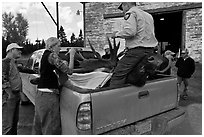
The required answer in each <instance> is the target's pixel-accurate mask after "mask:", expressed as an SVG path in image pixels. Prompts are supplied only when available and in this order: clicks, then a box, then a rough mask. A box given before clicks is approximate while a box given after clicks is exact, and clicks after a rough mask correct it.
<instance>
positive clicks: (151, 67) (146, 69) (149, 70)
mask: <svg viewBox="0 0 204 137" xmlns="http://www.w3.org/2000/svg"><path fill="white" fill-rule="evenodd" d="M107 40H108V43H109V47H110V52H111V57H110V59H102V58H101V57H100V56H97V59H83V61H80V68H78V69H75V70H74V72H92V71H94V70H96V69H99V68H104V70H105V71H107V70H108V71H109V72H113V70H114V68H115V66H116V65H117V61H118V56H117V52H118V49H119V46H120V43H118V44H117V45H116V40H115V39H113V46H112V43H111V41H110V39H109V38H108V37H107ZM88 42H89V44H90V47H91V49H92V51H93V53H96V51H95V50H94V48H93V46H92V44H91V43H90V41H89V39H88ZM166 62H168V59H166V58H165V57H163V56H161V55H160V54H156V53H151V54H147V55H144V57H143V59H142V60H141V61H140V63H138V64H136V66H134V67H133V69H132V71H130V72H129V74H128V76H127V79H126V83H130V84H133V85H136V86H143V85H144V84H145V83H146V80H147V79H148V78H153V77H154V75H156V70H158V69H159V68H161V65H164V64H168V63H166ZM166 67H167V66H166ZM166 67H165V68H166ZM165 68H162V70H163V69H165ZM160 71H161V70H160Z"/></svg>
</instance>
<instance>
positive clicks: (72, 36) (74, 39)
mask: <svg viewBox="0 0 204 137" xmlns="http://www.w3.org/2000/svg"><path fill="white" fill-rule="evenodd" d="M75 41H76V38H75V34H74V33H72V35H71V43H74V42H75Z"/></svg>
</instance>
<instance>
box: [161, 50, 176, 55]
mask: <svg viewBox="0 0 204 137" xmlns="http://www.w3.org/2000/svg"><path fill="white" fill-rule="evenodd" d="M174 54H175V53H174V52H172V51H171V50H167V51H165V53H164V55H174Z"/></svg>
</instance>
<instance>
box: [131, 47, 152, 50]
mask: <svg viewBox="0 0 204 137" xmlns="http://www.w3.org/2000/svg"><path fill="white" fill-rule="evenodd" d="M131 49H148V50H151V49H152V50H153V49H154V47H141V46H138V47H134V48H127V50H131Z"/></svg>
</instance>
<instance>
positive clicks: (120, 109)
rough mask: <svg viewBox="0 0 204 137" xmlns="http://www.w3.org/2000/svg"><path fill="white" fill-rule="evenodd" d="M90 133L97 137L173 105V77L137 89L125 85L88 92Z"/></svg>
mask: <svg viewBox="0 0 204 137" xmlns="http://www.w3.org/2000/svg"><path fill="white" fill-rule="evenodd" d="M91 98H92V99H91V100H92V111H93V112H92V113H93V115H92V116H93V134H100V133H103V132H107V131H109V130H112V129H115V128H118V127H121V126H123V125H127V124H130V123H133V122H136V121H139V120H142V119H144V118H148V117H151V116H153V115H155V114H159V113H162V112H164V111H167V110H170V109H172V108H175V107H176V105H177V81H176V78H168V79H162V80H160V81H152V82H149V83H147V84H146V85H145V86H143V87H141V88H139V87H135V86H126V87H121V88H116V89H111V88H109V89H106V90H102V91H96V92H94V93H91Z"/></svg>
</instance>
